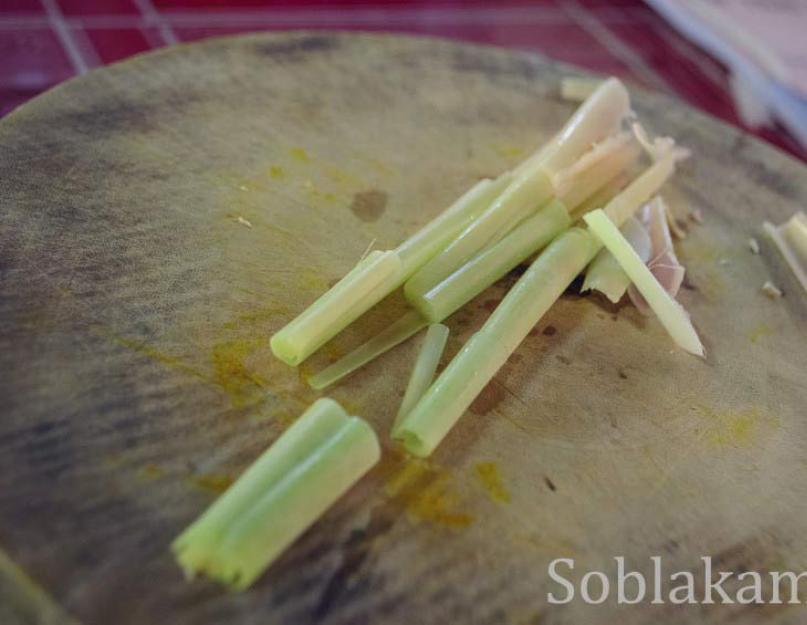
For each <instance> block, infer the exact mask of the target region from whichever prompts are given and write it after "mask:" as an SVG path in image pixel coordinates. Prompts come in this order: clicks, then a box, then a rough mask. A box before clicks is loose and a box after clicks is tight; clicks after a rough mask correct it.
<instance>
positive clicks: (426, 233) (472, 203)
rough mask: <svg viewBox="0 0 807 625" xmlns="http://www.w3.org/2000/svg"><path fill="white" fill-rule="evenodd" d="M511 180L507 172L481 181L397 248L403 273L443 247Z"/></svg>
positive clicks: (488, 204)
mask: <svg viewBox="0 0 807 625" xmlns="http://www.w3.org/2000/svg"><path fill="white" fill-rule="evenodd" d="M510 179H511V176H510V174H509V173H506V174H502V175H501V176H499V177H498V178H496V179H495V180H490V179H488V178H486V179H484V180H480V181H479V182H478V183H476V184H475V185H474V186H473V187H471V188H470V189H469V190H468V191H467V192H465V193H464V194H463V195H462V197H460V198H459V199H458V200H457V201H456V202H454V203H453V204H452V205H451V206H449V207H448V208H447V209H446V210H444V211H443V212H442V213H440V214H439V215H438V216H437V217H435V218H434V219H433V220H432V221H430V222H429V223H428V224H426V225H425V226H424V227H423V228H421V229H420V230H419V231H418V232H416V233H415V234H414V235H412V236H411V237H409V238H408V239H407V240H406V241H404V242H403V243H401V245H399V246H398V247H397V248H396V250H395V251H396V252H397V253H398V256H399V257H400V259H401V264H402V268H403V275H404V276H407V277H408V276H409V275H411V274H412V273H413V272H414V271H415V270H417V269H418V268H420V267H421V265H423V264H424V263H425V262H426V261H428V260H429V259H430V258H431V257H432V256H434V255H435V254H436V253H437V252H438V251H440V250H441V249H443V248H444V247H445V246H446V245H447V244H448V243H449V242H450V241H451V240H452V239H453V238H455V237H456V236H457V235H458V234H459V233H460V232H461V231H462V230H463V229H464V228H465V227H466V226H467V225H468V223H469V222H470V221H472V220H473V219H474V218H476V217H477V216H478V215H479V214H480V213H482V212H483V211H484V210H485V209H487V208H488V206H490V204H491V203H492V202H493V200H495V199H496V198H497V197H498V196H499V195H501V193H502V191H504V189H505V187H506V186H507V185H508V184H509V182H510Z"/></svg>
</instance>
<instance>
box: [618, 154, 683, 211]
mask: <svg viewBox="0 0 807 625" xmlns="http://www.w3.org/2000/svg"><path fill="white" fill-rule="evenodd" d="M676 160H677V153H676V152H675V151H674V150H669V151H668V152H665V153H664V154H663V155H662V156H661V157H660V158H659V160H657V161H656V162H655V163H653V164H652V165H651V166H650V167H648V168H647V169H646V170H645V171H644V172H643V173H642V174H641V175H640V176H639V177H638V178H636V179H635V180H633V182H631V183H630V184H629V185H628V186H627V187H625V189H624V190H623V191H622V192H621V193H620V194H619V195H617V196H616V197H615V198H614V199H613V200H611V201H610V202H608V204H606V205H605V208H604V209H603V210H604V211H605V213H606V214H607V215H608V217H609V218H610V219H611V221H613V222H614V223H615V224H616V225H617V227H619V226H621V225H622V224H623V223H625V222H626V221H627V220H628V218H629V217H631V216H632V215H633V213H635V212H636V207H637V206H640V205H642V204H644V203H645V202H646V201H647V200H649V199H650V198H651V197H653V195H655V194H656V192H657V191H658V189H659V188H660V187H661V185H663V184H664V182H666V180H667V179H668V178H669V177H670V176H671V175H672V174H673V172H674V171H675V162H676Z"/></svg>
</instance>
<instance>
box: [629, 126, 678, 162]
mask: <svg viewBox="0 0 807 625" xmlns="http://www.w3.org/2000/svg"><path fill="white" fill-rule="evenodd" d="M631 129H632V130H633V135H634V136H635V137H636V140H637V141H638V142H639V145H641V146H642V147H643V148H644V150H645V152H646V153H647V154H648V155H649V156H650V158H651V159H653V161H654V162H655V161H658V160H659V159H661V158H662V157H664V156H665V155H667V154H671V155H672V157H673V160H675V161H682V160H685V159H687V158H689V157H690V156H692V152H691V151H690V150H688V149H687V148H684V147H681V146H679V145H677V144H676V143H675V139H673V138H672V137H654V138H653V139H651V138H650V135H649V134H648V132H647V130H645V128H644V126H642V125H641V124H640V123H639V122H637V121H634V122H633V123H632V124H631Z"/></svg>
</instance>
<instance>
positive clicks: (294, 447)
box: [171, 398, 348, 576]
mask: <svg viewBox="0 0 807 625" xmlns="http://www.w3.org/2000/svg"><path fill="white" fill-rule="evenodd" d="M347 418H348V415H347V413H346V412H345V411H344V410H343V409H342V407H341V406H340V405H339V404H337V403H336V402H335V401H333V400H332V399H327V398H325V399H320V400H318V401H316V402H314V404H312V405H311V406H310V407H309V408H308V410H306V411H305V413H303V415H302V416H300V418H299V419H297V420H296V421H295V422H294V423H293V424H292V425H291V426H290V427H289V428H288V429H287V430H286V431H285V432H284V433H283V434H282V435H281V436H280V438H278V439H277V441H275V443H274V444H273V445H272V446H271V447H270V448H269V449H268V450H267V451H266V452H264V454H263V455H261V457H260V458H258V460H256V461H255V462H254V463H253V464H252V465H251V466H250V467H249V468H248V469H247V470H246V471H245V472H244V473H243V474H242V475H241V477H239V478H238V480H237V481H236V482H235V483H234V484H233V485H232V486H231V487H230V488H228V489H227V491H226V492H225V493H224V494H223V495H222V496H221V497H219V498H218V500H216V502H215V503H214V504H213V505H212V506H211V507H210V508H208V509H207V511H206V512H205V513H204V514H202V516H201V517H199V519H198V520H197V521H195V522H194V523H193V524H192V525H190V526H189V527H188V528H187V529H186V530H185V531H184V532H183V533H182V534H180V535H179V536H178V537H177V538H176V540H174V542H173V543H172V544H171V548H172V549H173V550H174V552H175V553H176V554H177V559H178V560H179V563H180V564H181V565H182V567H183V569H185V572H186V573H187V574H188V576H193V574H194V573H196V572H198V571H205V570H206V569H207V568H208V566H210V565H212V564H213V554H214V552H215V546H216V545H217V544H218V542H219V541H220V540H221V538H222V536H223V535H224V533H225V532H226V531H227V529H228V528H229V527H231V526H232V524H233V522H234V521H235V520H236V519H237V518H238V517H240V516H241V515H242V514H243V513H244V512H245V510H246V509H247V508H249V507H250V506H251V505H252V504H253V503H254V502H255V500H256V499H257V498H258V497H260V495H261V494H263V493H264V492H266V491H267V490H269V489H270V488H272V487H273V486H274V485H275V484H276V483H277V482H278V481H279V480H280V479H282V478H283V477H284V476H285V475H286V474H287V473H288V472H289V471H290V470H291V469H292V468H293V467H294V466H295V465H297V464H298V463H299V462H301V461H302V460H304V459H305V458H307V457H308V456H309V455H311V454H312V453H313V452H314V450H315V449H317V447H319V446H320V445H322V444H323V442H324V441H326V440H327V439H328V438H330V437H331V436H333V434H334V433H335V432H336V431H337V430H338V429H339V428H340V427H341V426H342V425H343V424H344V423H345V421H346V420H347Z"/></svg>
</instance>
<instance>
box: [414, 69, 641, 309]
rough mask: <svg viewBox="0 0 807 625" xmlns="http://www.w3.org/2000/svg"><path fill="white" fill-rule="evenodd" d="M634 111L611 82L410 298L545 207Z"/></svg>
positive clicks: (425, 273) (435, 263)
mask: <svg viewBox="0 0 807 625" xmlns="http://www.w3.org/2000/svg"><path fill="white" fill-rule="evenodd" d="M629 111H630V98H629V97H628V93H627V91H626V90H625V87H624V86H623V85H622V83H621V82H619V81H618V80H616V79H609V80H606V81H605V82H604V83H603V84H602V85H600V87H598V88H597V90H596V91H595V92H594V93H593V94H592V95H591V97H590V98H588V99H587V100H586V101H585V102H584V103H583V104H582V105H581V106H580V107H579V108H578V110H577V111H576V112H575V114H574V115H573V116H572V117H571V119H569V121H568V122H567V123H566V125H565V126H564V127H563V128H562V129H561V131H560V132H559V133H558V134H557V135H555V137H554V138H553V139H552V141H551V142H550V143H549V144H548V145H547V146H545V147H543V148H542V149H540V150H539V151H538V152H536V153H535V154H534V155H533V156H531V157H530V158H529V159H527V160H526V161H525V162H524V163H522V164H521V165H520V166H519V167H518V168H517V169H516V170H515V171H514V172H513V174H514V178H513V180H512V182H510V184H509V185H508V186H507V188H506V189H505V190H504V191H503V192H502V194H501V195H500V196H499V197H498V198H497V199H496V201H494V202H493V204H491V206H490V207H489V208H488V209H487V210H485V211H484V212H483V213H482V214H481V215H479V217H478V218H477V219H475V220H474V221H472V222H471V223H470V224H469V225H468V227H467V228H465V230H463V231H462V233H461V234H460V235H459V236H458V237H457V238H456V239H455V240H454V241H452V243H451V244H450V245H448V247H446V249H445V250H443V251H442V252H441V253H440V254H438V255H436V256H435V257H434V258H432V259H431V260H430V261H428V262H427V263H426V264H424V265H423V266H422V267H421V268H420V269H419V270H418V271H417V272H416V273H415V274H414V275H413V276H412V277H411V278H410V279H409V280H408V281H407V282H406V284H405V285H404V293H405V295H406V296H407V298H413V297H418V296H422V295H423V294H424V293H426V292H428V291H429V290H430V289H431V288H432V287H434V286H435V285H436V284H438V283H439V282H440V281H442V280H443V279H445V278H446V277H448V276H449V275H451V274H452V273H453V272H454V271H456V270H457V269H458V268H459V267H461V266H462V264H463V263H465V262H467V261H468V260H470V259H471V258H472V257H473V256H474V255H475V254H476V253H477V252H479V251H480V250H482V249H483V248H484V247H485V246H486V245H488V244H490V243H491V242H494V241H495V239H496V238H497V237H501V236H503V235H505V234H506V233H507V231H508V230H509V229H511V228H512V227H514V226H515V225H516V224H518V223H519V222H520V221H522V220H523V219H525V218H526V217H528V216H529V215H530V213H532V212H533V211H535V210H536V209H538V208H539V207H540V206H542V205H543V204H544V203H545V202H546V201H547V200H549V199H550V198H551V197H552V195H554V193H555V188H554V185H553V178H554V176H555V175H556V174H558V173H559V172H561V171H562V170H564V169H566V168H567V167H570V166H571V165H572V164H574V163H575V162H576V161H577V159H579V158H580V157H581V156H582V155H584V154H585V153H586V152H588V151H589V150H591V146H592V145H596V144H598V143H600V142H603V141H605V140H606V139H607V138H608V137H610V136H612V135H613V134H615V133H616V132H617V131H618V130H619V127H620V125H621V123H622V120H623V119H624V118H625V117H626V116H627V114H628V113H629Z"/></svg>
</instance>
